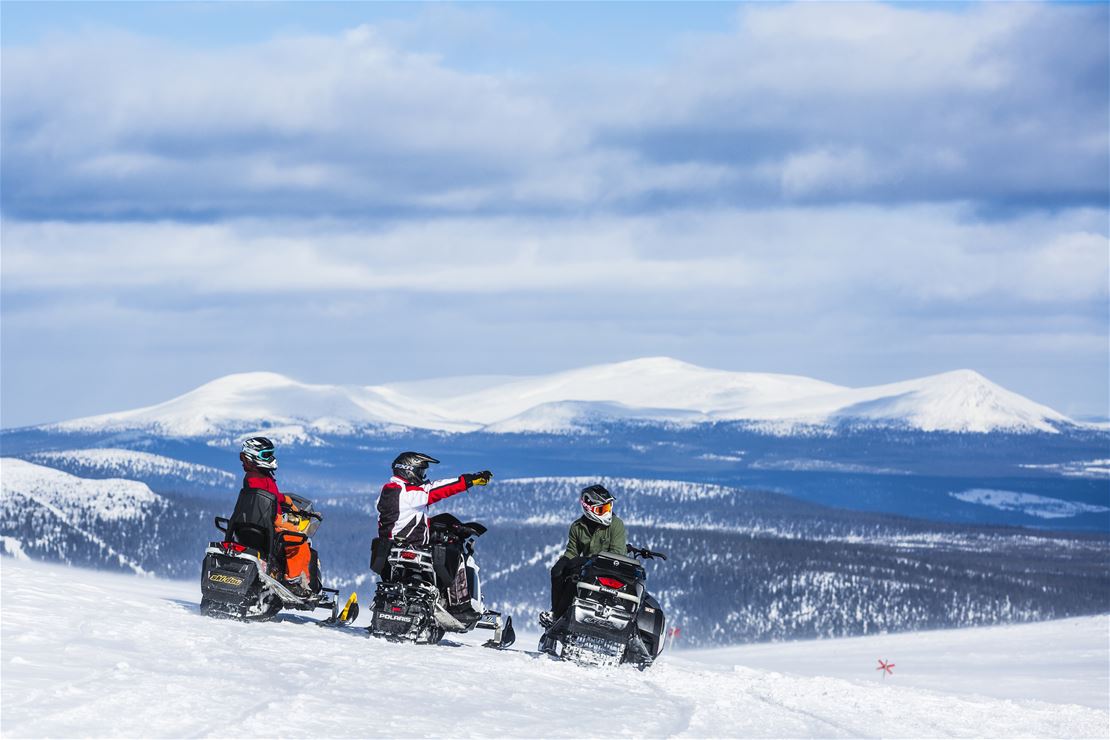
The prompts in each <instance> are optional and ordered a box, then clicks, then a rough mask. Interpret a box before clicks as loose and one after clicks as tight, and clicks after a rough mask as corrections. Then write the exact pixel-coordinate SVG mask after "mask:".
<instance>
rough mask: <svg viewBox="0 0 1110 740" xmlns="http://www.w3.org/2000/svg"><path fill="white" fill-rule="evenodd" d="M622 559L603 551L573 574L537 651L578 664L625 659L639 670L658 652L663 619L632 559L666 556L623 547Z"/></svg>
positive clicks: (614, 662) (610, 663) (662, 640)
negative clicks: (567, 598) (569, 591)
mask: <svg viewBox="0 0 1110 740" xmlns="http://www.w3.org/2000/svg"><path fill="white" fill-rule="evenodd" d="M627 552H628V554H630V555H633V556H635V557H625V556H623V555H618V554H616V553H612V552H603V553H599V554H597V555H594V556H592V557H590V558H588V559H587V560H586V561H585V562H584V563H583V564H582V568H581V570H579V572H578V576H577V583H576V584H575V595H574V600H573V601H572V602H571V604H570V606H569V607H568V608H567V610H566V612H565V613H564V614H563V615H562V616H561V617H560V618H559V619H558V620H556V622H555V623H554V624H553V625H551V626H550V627H549V628H548V630H547V632H546V633H545V634H544V636H543V637H542V638H541V639H540V651H541V652H544V653H547V654H549V655H552V656H554V657H557V658H562V659H563V660H569V661H572V662H574V663H577V664H578V665H587V666H615V665H620V664H622V663H629V664H632V665H635V666H636V667H638V668H640V670H644V669H646V668H648V667H649V666H651V664H652V663H653V662H654V661H655V659H656V658H657V657H659V654H660V653H661V652H663V647H664V643H665V642H666V628H667V620H666V617H665V616H664V614H663V610H662V609H661V608H660V607H659V602H658V601H656V599H655V597H654V596H652V595H651V594H649V593H648V592H647V590H646V589H645V587H644V582H645V581H646V580H647V572H646V571H645V570H644V567H643V565H642V564H641V563H640V561H639V560H636V559H635V558H641V559H645V560H650V559H654V558H658V559H660V560H666V559H667V556H666V555H664V554H663V553H661V552H652V551H651V550H647V549H643V548H638V547H633V546H632V545H628V550H627Z"/></svg>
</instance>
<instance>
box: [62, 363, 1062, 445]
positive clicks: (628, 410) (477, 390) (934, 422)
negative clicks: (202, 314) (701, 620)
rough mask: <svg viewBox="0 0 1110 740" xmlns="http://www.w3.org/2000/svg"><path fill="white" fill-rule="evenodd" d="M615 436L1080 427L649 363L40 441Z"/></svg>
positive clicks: (387, 388) (202, 398) (397, 389)
mask: <svg viewBox="0 0 1110 740" xmlns="http://www.w3.org/2000/svg"><path fill="white" fill-rule="evenodd" d="M614 422H627V423H630V424H663V425H668V426H684V427H688V426H695V425H698V424H710V423H719V422H738V423H743V424H747V425H748V426H749V427H750V428H751V429H752V430H754V431H758V432H761V433H766V434H772V435H782V436H789V435H795V434H813V433H815V432H816V433H822V432H825V431H827V430H830V429H837V428H853V429H859V428H894V429H906V430H917V431H924V432H959V433H990V432H997V431H1003V432H1007V433H1017V434H1023V433H1055V432H1058V431H1060V430H1063V429H1068V428H1075V427H1080V426H1082V425H1081V424H1079V423H1078V422H1076V421H1073V420H1072V419H1069V418H1068V417H1066V416H1064V415H1063V414H1061V413H1059V412H1057V411H1054V410H1053V409H1051V408H1049V407H1047V406H1043V405H1041V404H1038V403H1035V402H1033V401H1031V400H1029V399H1027V398H1024V397H1023V396H1020V395H1018V394H1016V393H1013V392H1011V391H1008V390H1006V389H1005V388H1002V387H1000V386H998V385H996V384H994V383H992V382H990V381H989V380H987V379H986V378H984V377H983V376H982V375H980V374H979V373H976V372H974V371H971V370H957V371H953V372H949V373H943V374H940V375H933V376H929V377H925V378H919V379H916V380H907V381H903V382H899V383H891V384H887V385H879V386H872V387H866V388H847V387H844V386H839V385H834V384H832V383H826V382H823V381H820V380H814V379H812V378H805V377H800V376H794V375H778V374H771V373H740V372H728V371H723V370H711V369H707V368H702V367H698V366H696V365H691V364H688V363H685V362H680V361H678V360H674V359H670V358H666V357H655V358H645V359H639V360H632V361H629V362H620V363H615V364H608V365H597V366H592V367H586V368H581V369H578V370H570V371H567V372H561V373H555V374H552V375H543V376H536V377H527V378H512V377H504V376H497V377H469V378H446V379H440V380H429V381H421V382H415V383H394V384H387V385H378V386H352V385H344V386H338V385H313V384H308V383H301V382H298V381H295V380H293V379H291V378H288V377H285V376H283V375H279V374H276V373H269V372H255V373H242V374H236V375H229V376H226V377H223V378H219V379H217V380H213V381H211V382H209V383H206V384H205V385H202V386H201V387H199V388H197V389H195V390H193V391H190V392H188V393H186V394H184V395H182V396H179V397H177V398H173V399H171V400H168V401H165V402H163V403H160V404H157V405H154V406H149V407H146V408H140V409H135V410H131V411H123V412H119V413H112V414H104V415H101V416H92V417H86V418H82V419H75V420H71V421H65V422H61V423H59V424H54V425H48V426H46V427H42V429H44V430H48V431H57V432H70V433H74V432H120V431H127V430H135V431H145V432H150V433H154V434H158V435H160V436H166V437H202V436H213V435H215V436H218V435H221V434H235V433H239V432H247V431H251V430H258V429H263V428H265V429H269V430H271V431H272V432H273V433H274V434H276V435H278V436H280V437H282V438H283V439H285V440H287V441H299V442H302V443H304V442H307V443H311V442H312V441H313V439H314V438H316V437H317V436H319V435H359V434H364V433H367V432H368V431H375V430H376V431H378V432H385V433H390V432H396V431H399V430H403V429H417V430H434V431H440V432H460V433H467V432H479V431H480V432H488V433H495V434H521V433H533V434H535V433H539V434H568V433H574V432H576V431H580V430H582V429H586V428H589V427H590V426H591V425H596V424H598V423H614Z"/></svg>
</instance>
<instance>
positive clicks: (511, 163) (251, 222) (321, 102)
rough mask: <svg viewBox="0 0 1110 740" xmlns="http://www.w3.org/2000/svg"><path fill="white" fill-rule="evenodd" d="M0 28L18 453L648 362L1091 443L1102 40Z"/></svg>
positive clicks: (352, 6)
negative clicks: (878, 387)
mask: <svg viewBox="0 0 1110 740" xmlns="http://www.w3.org/2000/svg"><path fill="white" fill-rule="evenodd" d="M0 10H2V21H3V24H2V34H3V35H2V54H3V58H2V62H3V64H2V72H0V74H2V88H0V92H2V101H0V102H2V113H0V115H2V133H0V137H2V138H0V144H2V147H3V152H4V156H3V161H2V165H0V167H2V169H0V176H2V178H3V182H2V185H3V188H2V194H0V210H2V214H3V225H2V232H3V233H2V237H3V247H2V249H3V251H2V255H0V256H2V265H0V269H2V273H0V277H2V287H3V295H2V320H3V332H2V336H0V343H2V363H3V367H2V369H3V373H2V376H0V383H2V391H3V394H2V416H3V418H2V422H3V424H4V426H16V425H22V424H31V423H38V422H44V421H51V420H57V419H63V418H70V417H74V416H78V415H85V414H91V413H97V412H105V411H111V410H118V409H121V408H126V407H133V406H138V405H144V404H148V403H153V402H157V401H160V400H164V399H165V398H168V397H169V396H171V395H175V394H177V393H181V392H184V391H186V390H188V389H190V388H192V387H194V386H196V385H198V384H200V383H202V382H205V381H207V380H210V379H212V378H213V377H216V376H219V375H223V374H226V373H230V372H237V371H244V370H256V369H266V370H274V371H277V372H284V373H287V374H290V375H292V376H294V377H296V378H298V379H301V380H304V381H310V382H344V383H375V382H385V381H391V380H401V379H410V378H423V377H434V376H439V375H457V374H471V373H539V372H550V371H554V370H559V369H565V368H569V367H576V366H580V365H584V364H590V363H597V362H607V361H615V360H622V359H628V358H632V357H637V356H646V355H671V356H675V357H679V358H681V359H684V360H687V361H690V362H695V363H699V364H703V365H707V366H713V367H720V368H727V369H735V370H751V371H767V372H785V373H797V374H803V375H810V376H814V377H819V378H821V379H824V380H829V381H833V382H838V383H843V384H847V385H865V384H873V383H880V382H888V381H894V380H900V379H905V378H909V377H916V376H921V375H927V374H932V373H936V372H942V371H946V370H952V369H957V368H964V367H967V368H973V369H975V370H978V371H980V372H982V373H984V374H985V375H987V376H988V377H990V378H991V379H993V380H995V381H996V382H999V383H1001V384H1003V385H1005V386H1007V387H1009V388H1011V389H1013V390H1015V391H1018V392H1020V393H1023V394H1025V395H1027V396H1030V397H1031V398H1033V399H1035V400H1037V401H1040V402H1042V403H1047V404H1049V405H1052V406H1054V407H1056V408H1058V409H1059V410H1061V411H1063V412H1065V413H1069V414H1073V415H1100V416H1105V415H1107V407H1108V403H1110V399H1108V393H1110V391H1108V387H1110V366H1108V365H1110V339H1108V336H1110V325H1108V321H1110V318H1108V314H1110V303H1108V301H1110V298H1108V280H1110V277H1108V274H1110V266H1108V260H1110V256H1108V254H1110V249H1108V246H1107V237H1108V212H1110V208H1108V199H1110V144H1108V137H1110V134H1108V132H1110V103H1108V93H1107V91H1108V89H1110V79H1108V78H1110V73H1108V69H1110V51H1108V45H1110V42H1108V39H1110V12H1108V9H1107V6H1106V5H1105V4H1054V5H1037V4H1016V3H990V4H982V5H979V4H942V5H928V4H924V5H923V4H896V5H885V4H865V3H859V4H854V3H853V4H849V3H836V4H817V3H812V4H750V5H734V4H726V3H695V4H690V3H683V4H669V3H653V4H637V3H604V4H585V3H576V4H569V3H568V4H546V3H517V4H485V3H468V4H434V5H433V4H384V3H378V4H360V3H340V4H326V3H303V4H261V3H244V4H233V3H219V4H201V3H180V4H172V3H157V4H156V3H124V4H113V3H72V4H69V3H11V2H5V3H3V5H2V8H0Z"/></svg>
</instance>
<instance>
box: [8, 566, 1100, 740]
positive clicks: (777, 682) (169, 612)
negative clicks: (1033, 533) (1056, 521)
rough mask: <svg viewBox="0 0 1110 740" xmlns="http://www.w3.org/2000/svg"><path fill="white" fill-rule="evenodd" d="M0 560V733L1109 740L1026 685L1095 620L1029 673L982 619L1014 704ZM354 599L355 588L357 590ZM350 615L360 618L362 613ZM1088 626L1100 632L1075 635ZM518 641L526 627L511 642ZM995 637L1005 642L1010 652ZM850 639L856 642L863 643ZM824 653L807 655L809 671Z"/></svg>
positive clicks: (1064, 670) (1092, 718) (1079, 712)
mask: <svg viewBox="0 0 1110 740" xmlns="http://www.w3.org/2000/svg"><path fill="white" fill-rule="evenodd" d="M0 568H2V573H0V585H2V589H0V596H2V600H0V610H2V616H3V619H2V625H0V648H2V661H3V665H2V668H3V671H2V676H0V694H2V706H0V709H2V713H0V733H2V734H3V735H4V736H5V737H25V736H32V737H38V736H55V737H56V736H91V737H104V736H122V737H171V736H172V737H197V736H224V737H226V736H229V735H230V736H252V737H253V736H265V737H270V736H274V737H295V736H297V737H303V736H305V735H309V736H312V735H317V736H320V735H323V736H332V737H366V736H370V737H396V736H402V737H412V736H451V737H477V736H482V737H490V736H502V737H581V736H586V735H596V734H605V735H615V736H620V737H631V736H637V737H668V736H679V737H708V736H735V737H781V736H795V737H805V736H818V737H867V736H883V737H911V736H931V737H939V736H956V737H1015V736H1024V737H1029V736H1036V737H1107V735H1108V732H1110V730H1108V727H1110V711H1108V710H1107V707H1106V706H1105V705H1104V704H1103V705H1101V706H1081V705H1078V704H1068V703H1063V702H1049V701H1040V700H1037V699H1035V698H1029V697H1036V696H1037V693H1036V688H1035V687H1036V685H1038V684H1039V683H1041V682H1042V681H1043V682H1045V683H1048V684H1051V683H1052V682H1053V681H1054V680H1056V679H1059V678H1061V677H1062V676H1066V675H1067V674H1068V673H1069V672H1070V671H1072V670H1077V671H1079V672H1080V673H1081V674H1083V675H1086V676H1088V677H1091V676H1100V675H1103V674H1099V673H1098V671H1099V670H1100V669H1099V668H1097V666H1101V667H1102V669H1104V668H1105V666H1106V662H1107V657H1108V656H1107V644H1106V626H1107V620H1106V618H1105V617H1098V618H1092V619H1089V620H1069V621H1067V622H1057V623H1052V624H1053V625H1056V627H1055V629H1056V630H1057V632H1056V633H1054V634H1056V635H1057V637H1058V638H1059V640H1058V644H1059V645H1066V646H1067V648H1066V650H1065V653H1066V654H1065V655H1064V656H1062V658H1061V660H1060V661H1059V662H1057V663H1051V664H1050V663H1047V662H1045V663H1041V664H1038V665H1037V668H1036V671H1035V672H1034V673H1033V674H1029V673H1028V671H1025V672H1023V670H1022V666H1021V665H1020V650H1019V648H1020V646H1021V644H1023V643H1024V642H1026V637H1025V633H1023V632H1022V630H1023V629H1026V628H1002V629H1003V630H1010V631H1008V632H1002V633H1001V634H1003V637H1002V638H1000V639H999V638H996V637H992V636H991V633H993V632H994V631H992V630H984V631H980V632H981V633H982V634H981V636H980V641H979V644H981V645H984V646H987V647H984V650H987V651H990V663H991V665H990V668H989V670H990V671H991V672H992V673H995V672H996V673H997V674H998V675H1000V676H1001V675H1004V674H1006V673H1007V672H1013V673H1014V674H1015V675H1017V676H1027V678H1026V680H1025V681H1024V682H1023V685H1022V688H1021V691H1019V692H1017V693H1018V694H1020V695H1022V697H1023V698H1020V699H1010V698H999V697H998V696H994V697H990V696H982V695H967V694H964V693H947V692H945V691H942V690H938V688H940V687H943V683H941V685H940V687H936V686H934V687H932V688H924V687H922V686H908V685H901V683H900V681H902V680H903V679H902V675H901V673H902V671H900V668H901V666H899V667H898V668H896V669H895V675H894V676H892V677H890V678H888V679H885V680H880V679H879V678H878V677H877V676H874V675H870V674H869V669H870V666H867V668H863V669H861V671H860V675H861V676H862V678H858V679H856V678H844V677H829V676H824V675H819V674H818V673H817V671H816V670H808V666H807V664H806V662H805V661H804V659H801V658H800V657H799V656H802V655H804V645H802V644H794V645H783V646H756V647H752V648H734V649H726V650H718V651H698V652H687V653H682V652H673V653H670V654H669V655H665V656H664V658H663V659H662V660H661V661H660V663H659V664H658V665H656V666H655V667H654V668H652V669H650V670H649V671H647V672H645V673H640V672H638V671H636V670H634V669H631V668H621V669H612V670H589V669H583V668H578V667H575V666H572V665H566V664H562V663H557V662H554V661H550V660H548V659H546V658H537V657H535V656H533V655H531V654H529V653H528V652H525V651H523V650H521V651H516V650H514V651H506V652H497V651H493V650H485V649H482V648H480V647H476V646H474V645H472V644H460V642H461V641H454V642H451V641H449V642H448V643H447V644H443V645H439V646H414V645H395V644H390V643H386V642H381V641H377V640H372V639H369V638H367V637H365V633H364V632H363V631H361V630H332V629H320V628H317V627H316V626H314V625H313V624H311V623H310V622H309V621H308V620H307V619H306V618H304V617H302V616H299V615H296V616H291V617H288V618H286V619H285V620H284V621H281V622H276V623H269V624H243V623H239V622H230V621H218V620H212V619H207V618H205V617H202V616H200V615H199V613H198V612H197V606H196V603H197V600H198V597H199V593H198V592H199V585H198V584H196V583H188V582H169V581H159V580H156V579H151V578H139V577H130V576H122V575H116V574H107V573H94V572H89V571H82V570H76V569H71V568H65V567H61V566H49V565H43V564H40V563H29V562H23V561H17V560H13V559H10V558H3V559H0ZM198 569H199V566H198ZM361 596H362V598H363V600H364V601H366V600H367V597H368V596H369V594H366V593H364V594H361ZM319 616H320V617H321V618H322V617H323V616H325V614H324V612H319ZM365 621H366V619H365V616H364V617H361V618H360V620H359V623H360V624H362V623H364V622H365ZM1028 629H1041V630H1050V631H1051V629H1052V627H1051V625H1031V626H1030V627H1029V628H1028ZM1100 631H1101V632H1100ZM946 634H948V633H929V634H920V635H912V636H904V637H902V638H900V639H902V640H904V641H905V642H904V643H903V644H904V645H905V646H910V645H913V644H914V642H913V641H914V640H919V641H920V642H919V643H918V644H916V647H915V648H914V649H915V650H917V651H918V652H919V653H922V654H927V653H928V651H929V645H930V644H931V643H930V641H931V640H938V639H940V640H943V639H944V635H946ZM1092 634H1094V635H1099V634H1101V639H1099V640H1095V641H1094V644H1088V643H1090V642H1091V640H1090V635H1092ZM1069 635H1070V637H1069ZM486 636H487V635H484V634H483V635H479V636H478V638H482V637H486ZM471 637H472V636H469V635H468V636H466V637H465V638H464V639H467V640H468V641H470V638H471ZM1069 640H1070V642H1069ZM1059 641H1062V642H1059ZM843 642H849V641H836V642H829V643H814V645H815V646H819V647H820V648H821V649H826V646H829V645H835V644H836V643H843ZM531 645H532V643H531V642H530V641H528V639H527V638H526V637H522V645H521V647H524V648H530V647H531ZM1007 646H1012V647H1013V648H1014V650H1015V655H1018V656H1019V657H1017V658H1014V659H1012V660H1011V661H1010V663H1009V664H1007V663H1006V661H1005V655H1006V653H1007V652H1008V648H1007ZM857 647H858V646H857ZM779 648H781V649H783V651H784V652H783V656H785V657H784V661H785V663H787V664H789V667H790V670H792V671H796V673H793V674H787V673H779V672H775V671H773V670H768V669H766V668H755V667H750V666H749V667H744V665H740V664H741V663H743V662H744V658H743V656H744V655H745V651H749V650H751V651H757V652H759V653H760V654H759V657H758V660H757V661H756V662H757V663H758V664H760V665H768V666H772V667H773V666H774V664H775V660H774V656H775V651H776V650H777V649H779ZM849 652H850V653H853V654H861V655H862V654H863V653H866V649H864V650H863V653H860V651H859V650H854V652H853V651H849ZM874 657H875V658H878V657H888V658H891V659H895V662H897V658H898V656H897V655H895V654H891V655H889V656H882V655H876V656H874ZM968 657H969V658H970V657H972V656H968ZM869 660H870V658H869ZM753 665H755V663H753ZM827 665H829V663H828V662H827V661H817V662H816V663H815V666H816V667H817V668H818V669H820V668H824V667H826V666H827ZM841 670H843V668H842V669H841ZM961 670H974V669H973V668H967V667H965V666H960V665H954V666H952V672H953V675H957V674H958V673H959V672H960V671H961ZM904 672H905V673H906V680H905V683H912V681H913V678H912V675H913V668H912V665H911V666H908V667H906V668H905V671H904ZM799 674H800V675H799ZM1085 680H1094V679H1090V678H1088V679H1085ZM957 686H959V689H958V691H962V689H963V688H964V687H963V686H961V685H959V684H957ZM1089 694H1090V692H1087V695H1088V696H1089ZM1045 695H1046V696H1055V695H1056V694H1055V693H1054V692H1052V691H1049V692H1047V693H1046V694H1045Z"/></svg>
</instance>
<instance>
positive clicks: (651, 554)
mask: <svg viewBox="0 0 1110 740" xmlns="http://www.w3.org/2000/svg"><path fill="white" fill-rule="evenodd" d="M625 550H626V551H627V552H628V554H629V555H635V556H636V557H638V558H643V559H644V560H654V559H655V558H659V559H660V560H666V559H667V556H666V555H664V554H663V553H661V552H655V551H653V550H649V549H647V548H646V547H635V546H634V545H625Z"/></svg>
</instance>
